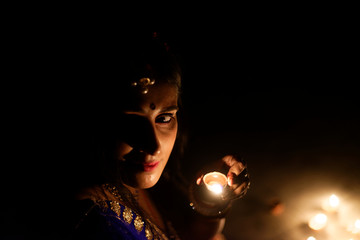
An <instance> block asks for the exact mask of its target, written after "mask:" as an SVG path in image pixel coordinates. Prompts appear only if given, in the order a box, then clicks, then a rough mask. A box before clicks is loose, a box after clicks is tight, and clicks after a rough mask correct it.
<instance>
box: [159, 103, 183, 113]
mask: <svg viewBox="0 0 360 240" xmlns="http://www.w3.org/2000/svg"><path fill="white" fill-rule="evenodd" d="M174 110H176V111H177V110H179V107H178V106H177V105H172V106H169V107H165V108H163V109H161V111H160V112H161V113H163V112H171V111H174Z"/></svg>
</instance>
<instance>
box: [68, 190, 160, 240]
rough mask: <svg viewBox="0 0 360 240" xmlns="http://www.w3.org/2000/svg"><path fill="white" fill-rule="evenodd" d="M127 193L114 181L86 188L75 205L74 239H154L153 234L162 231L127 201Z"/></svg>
mask: <svg viewBox="0 0 360 240" xmlns="http://www.w3.org/2000/svg"><path fill="white" fill-rule="evenodd" d="M125 197H126V196H123V194H122V193H121V192H120V191H118V190H117V188H116V187H114V186H111V185H102V186H94V187H91V188H87V189H83V190H82V191H81V192H80V193H79V194H78V196H77V198H76V199H77V200H76V203H75V205H74V207H75V212H77V214H76V215H77V217H76V219H77V222H76V224H75V226H74V235H75V236H76V238H75V239H82V238H81V237H85V238H86V237H89V239H107V238H111V239H113V238H114V237H115V239H153V237H154V236H159V235H160V236H161V235H163V233H162V232H161V231H160V230H159V229H158V228H157V227H156V226H155V225H153V224H152V223H151V222H150V221H149V220H148V219H146V218H145V217H144V216H143V215H142V214H140V212H139V211H137V210H136V209H134V208H133V207H131V205H130V204H128V203H127V202H126V201H124V198H125ZM90 236H98V238H96V237H90ZM159 239H162V238H159Z"/></svg>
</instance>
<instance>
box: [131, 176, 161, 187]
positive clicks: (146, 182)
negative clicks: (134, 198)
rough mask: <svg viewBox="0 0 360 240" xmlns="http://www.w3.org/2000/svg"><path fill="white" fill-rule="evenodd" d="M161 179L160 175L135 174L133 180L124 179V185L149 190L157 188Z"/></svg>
mask: <svg viewBox="0 0 360 240" xmlns="http://www.w3.org/2000/svg"><path fill="white" fill-rule="evenodd" d="M159 178H160V175H159V174H155V173H153V174H151V173H144V172H142V173H138V174H135V176H133V177H132V178H131V179H130V178H128V179H126V180H125V179H124V183H125V184H126V185H128V186H130V187H133V188H138V189H147V188H151V187H153V186H155V184H156V183H157V182H158V181H159Z"/></svg>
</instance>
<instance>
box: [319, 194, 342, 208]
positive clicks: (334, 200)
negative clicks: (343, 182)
mask: <svg viewBox="0 0 360 240" xmlns="http://www.w3.org/2000/svg"><path fill="white" fill-rule="evenodd" d="M339 204H340V199H339V198H338V197H337V196H336V195H335V194H332V195H331V196H330V197H329V198H328V199H327V201H326V202H325V203H324V205H323V209H324V210H326V211H328V212H335V211H337V209H338V208H339Z"/></svg>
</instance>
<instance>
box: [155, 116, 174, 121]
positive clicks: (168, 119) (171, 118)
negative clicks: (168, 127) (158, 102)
mask: <svg viewBox="0 0 360 240" xmlns="http://www.w3.org/2000/svg"><path fill="white" fill-rule="evenodd" d="M173 118H174V116H173V114H162V115H160V116H158V117H157V118H156V122H157V123H170V122H171V121H172V120H173Z"/></svg>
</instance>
